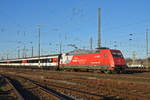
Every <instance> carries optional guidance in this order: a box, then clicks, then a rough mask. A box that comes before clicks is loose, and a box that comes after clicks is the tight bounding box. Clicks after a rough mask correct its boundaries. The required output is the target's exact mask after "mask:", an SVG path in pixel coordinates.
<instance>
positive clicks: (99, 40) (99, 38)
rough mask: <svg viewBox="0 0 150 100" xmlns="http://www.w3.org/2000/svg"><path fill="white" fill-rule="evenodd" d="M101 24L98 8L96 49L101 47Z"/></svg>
mask: <svg viewBox="0 0 150 100" xmlns="http://www.w3.org/2000/svg"><path fill="white" fill-rule="evenodd" d="M100 23H101V18H100V8H98V43H97V48H100V47H101V33H100V32H101V30H100V27H101V25H100Z"/></svg>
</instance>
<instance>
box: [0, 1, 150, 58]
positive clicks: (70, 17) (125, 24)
mask: <svg viewBox="0 0 150 100" xmlns="http://www.w3.org/2000/svg"><path fill="white" fill-rule="evenodd" d="M98 8H101V33H102V34H101V36H102V37H101V39H102V46H107V47H110V48H114V45H115V44H116V45H117V47H116V48H117V49H120V50H122V52H123V54H124V56H125V57H128V56H131V54H132V51H135V52H136V55H137V58H143V57H145V31H146V27H147V28H150V13H149V11H150V1H149V0H0V58H1V57H2V56H4V57H5V58H6V54H7V53H8V54H9V57H10V58H14V57H16V56H17V48H20V49H23V47H24V45H25V46H26V49H27V50H26V51H27V55H28V56H29V55H31V45H33V46H34V54H35V55H37V52H38V28H37V24H41V54H52V53H53V54H54V53H58V44H59V41H62V45H63V48H62V49H63V52H67V51H70V50H73V48H72V47H68V46H67V44H76V46H77V47H79V48H86V49H89V38H90V37H92V38H93V48H96V45H97V13H98ZM130 33H134V34H133V36H129V34H130ZM129 38H132V39H133V40H132V41H129ZM114 41H116V43H115V42H114ZM31 42H32V44H31ZM21 53H22V52H21Z"/></svg>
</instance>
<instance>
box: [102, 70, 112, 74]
mask: <svg viewBox="0 0 150 100" xmlns="http://www.w3.org/2000/svg"><path fill="white" fill-rule="evenodd" d="M104 73H105V74H111V73H112V72H111V71H110V70H106V71H104Z"/></svg>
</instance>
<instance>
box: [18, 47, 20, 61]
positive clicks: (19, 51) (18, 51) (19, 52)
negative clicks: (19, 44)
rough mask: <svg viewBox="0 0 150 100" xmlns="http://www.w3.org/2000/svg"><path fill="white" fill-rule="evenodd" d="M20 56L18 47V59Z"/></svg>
mask: <svg viewBox="0 0 150 100" xmlns="http://www.w3.org/2000/svg"><path fill="white" fill-rule="evenodd" d="M19 58H20V49H19V48H18V59H19Z"/></svg>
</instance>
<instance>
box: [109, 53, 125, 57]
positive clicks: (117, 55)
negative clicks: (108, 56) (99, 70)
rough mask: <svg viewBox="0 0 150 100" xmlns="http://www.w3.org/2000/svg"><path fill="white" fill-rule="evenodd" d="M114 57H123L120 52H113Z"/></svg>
mask: <svg viewBox="0 0 150 100" xmlns="http://www.w3.org/2000/svg"><path fill="white" fill-rule="evenodd" d="M111 53H112V56H113V57H121V58H122V57H123V56H122V54H121V53H120V52H111Z"/></svg>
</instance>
